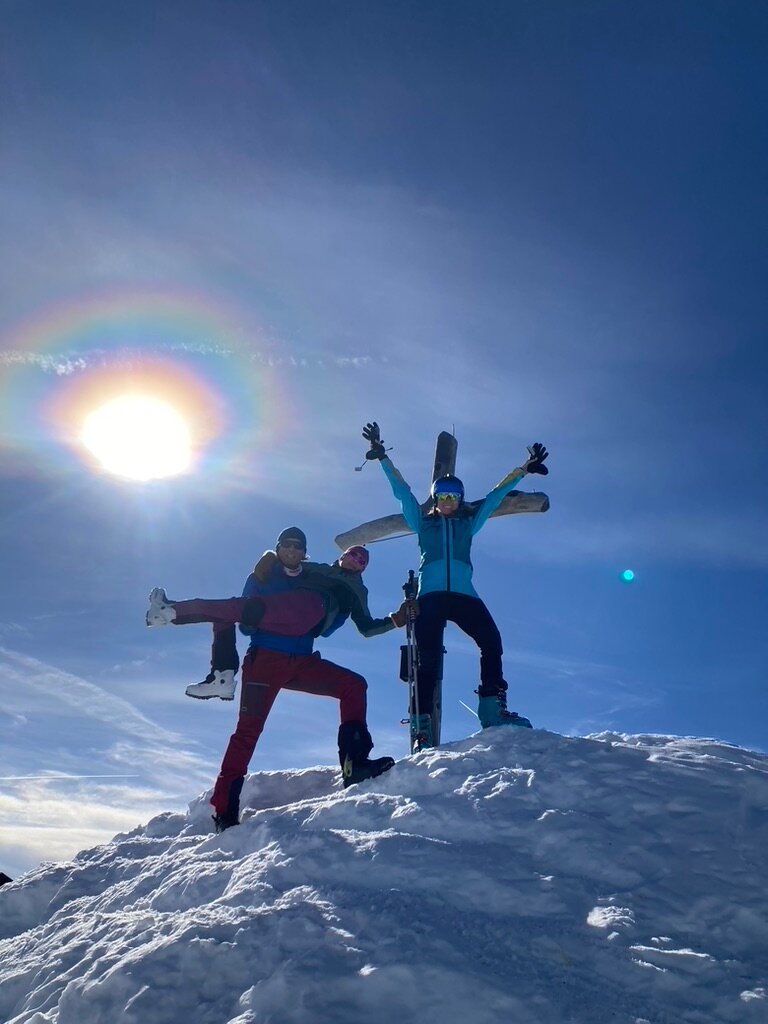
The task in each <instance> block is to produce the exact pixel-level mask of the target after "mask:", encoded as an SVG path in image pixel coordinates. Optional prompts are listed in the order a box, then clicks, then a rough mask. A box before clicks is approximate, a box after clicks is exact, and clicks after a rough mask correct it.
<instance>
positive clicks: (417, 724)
mask: <svg viewBox="0 0 768 1024" xmlns="http://www.w3.org/2000/svg"><path fill="white" fill-rule="evenodd" d="M408 724H409V726H410V729H411V753H412V754H416V753H418V751H420V750H427V749H428V748H429V747H434V745H435V744H434V740H433V738H432V715H419V716H418V717H417V716H416V715H411V716H410V718H409V719H408Z"/></svg>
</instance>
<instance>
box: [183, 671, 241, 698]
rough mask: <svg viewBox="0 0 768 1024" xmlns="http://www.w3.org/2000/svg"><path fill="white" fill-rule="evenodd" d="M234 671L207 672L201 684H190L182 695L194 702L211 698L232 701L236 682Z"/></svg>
mask: <svg viewBox="0 0 768 1024" xmlns="http://www.w3.org/2000/svg"><path fill="white" fill-rule="evenodd" d="M235 674H236V673H235V669H233V668H225V669H221V670H219V669H214V670H213V671H212V672H209V673H208V675H207V676H206V677H205V679H204V680H203V681H202V683H192V684H191V686H188V687H187V688H186V690H185V691H184V693H186V695H187V696H188V697H194V698H195V699H196V700H210V699H211V697H219V698H220V699H221V700H234V699H235V688H236V687H237V680H236V679H235Z"/></svg>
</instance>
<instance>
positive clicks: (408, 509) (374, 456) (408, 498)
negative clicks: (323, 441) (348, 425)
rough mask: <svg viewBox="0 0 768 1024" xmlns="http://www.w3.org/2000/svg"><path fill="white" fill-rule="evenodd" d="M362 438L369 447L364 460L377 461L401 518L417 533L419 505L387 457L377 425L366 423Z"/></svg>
mask: <svg viewBox="0 0 768 1024" xmlns="http://www.w3.org/2000/svg"><path fill="white" fill-rule="evenodd" d="M363 437H364V438H365V440H366V441H367V442H368V443H369V445H370V448H369V449H368V451H367V452H366V453H365V457H366V459H371V460H377V461H378V462H379V463H380V464H381V468H382V469H383V470H384V475H385V476H386V478H387V480H389V486H390V487H391V488H392V493H393V494H394V496H395V497H396V498H397V500H398V501H399V502H400V507H401V508H402V510H403V517H404V519H405V521H406V523H407V524H408V526H410V528H411V529H412V530H413V532H414V533H418V532H419V525H420V522H421V505H420V504H419V503H418V501H417V500H416V498H415V497H414V494H413V491H412V490H411V488H410V487H409V486H408V484H407V483H406V482H405V480H404V479H403V477H402V476H401V474H400V471H399V470H398V469H397V468H396V467H395V465H394V463H393V462H392V460H391V459H390V458H389V456H388V455H387V450H386V448H385V447H384V442H383V441H382V440H381V432H380V430H379V425H378V423H375V422H374V423H366V425H365V427H364V428H363Z"/></svg>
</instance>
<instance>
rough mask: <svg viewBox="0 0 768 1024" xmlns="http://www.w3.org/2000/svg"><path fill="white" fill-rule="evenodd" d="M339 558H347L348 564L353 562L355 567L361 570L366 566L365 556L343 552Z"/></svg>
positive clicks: (352, 552)
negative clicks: (357, 566)
mask: <svg viewBox="0 0 768 1024" xmlns="http://www.w3.org/2000/svg"><path fill="white" fill-rule="evenodd" d="M341 557H342V558H348V559H349V560H350V562H354V563H355V565H359V566H360V567H361V568H362V569H364V568H365V567H366V565H368V559H367V558H366V557H365V555H358V554H356V553H355V552H354V551H345V552H344V554H343V555H342V556H341Z"/></svg>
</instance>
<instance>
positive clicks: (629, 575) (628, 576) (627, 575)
mask: <svg viewBox="0 0 768 1024" xmlns="http://www.w3.org/2000/svg"><path fill="white" fill-rule="evenodd" d="M621 578H622V579H623V580H624V582H625V583H631V582H632V580H633V579H634V578H635V574H634V573H633V572H632V570H631V569H625V570H624V572H623V573H622V574H621Z"/></svg>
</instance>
